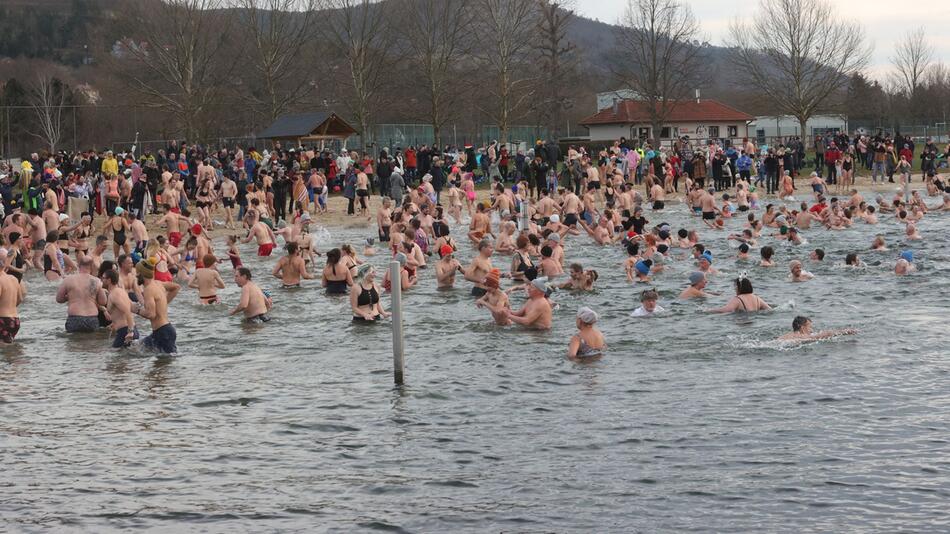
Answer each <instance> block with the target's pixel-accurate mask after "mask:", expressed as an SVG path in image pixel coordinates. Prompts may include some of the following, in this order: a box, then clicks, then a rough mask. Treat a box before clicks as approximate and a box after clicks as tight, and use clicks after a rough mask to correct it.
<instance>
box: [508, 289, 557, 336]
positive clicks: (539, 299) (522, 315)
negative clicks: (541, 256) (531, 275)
mask: <svg viewBox="0 0 950 534" xmlns="http://www.w3.org/2000/svg"><path fill="white" fill-rule="evenodd" d="M548 289H549V288H548V285H547V280H546V279H544V278H535V279H534V280H532V281H531V282H530V283H528V285H527V290H528V301H527V302H525V304H524V306H523V307H522V308H521V309H520V310H518V311H510V310H509V311H508V319H510V320H511V321H512V322H514V323H517V324H520V325H522V326H527V327H529V328H537V329H539V330H546V329H548V328H551V303H550V302H548V299H547V292H548Z"/></svg>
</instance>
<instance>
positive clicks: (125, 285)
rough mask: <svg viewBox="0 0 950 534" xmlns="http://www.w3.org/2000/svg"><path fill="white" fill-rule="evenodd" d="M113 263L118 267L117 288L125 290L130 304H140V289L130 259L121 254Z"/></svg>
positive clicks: (133, 264) (133, 265)
mask: <svg viewBox="0 0 950 534" xmlns="http://www.w3.org/2000/svg"><path fill="white" fill-rule="evenodd" d="M115 263H116V265H117V266H118V267H119V287H121V288H122V289H124V290H125V292H126V293H127V294H128V295H129V299H130V300H131V301H132V302H142V287H141V286H139V282H138V277H137V276H136V274H135V263H134V262H133V261H132V257H131V256H126V255H125V254H123V255H121V256H119V257H118V258H117V259H116V261H115ZM97 270H98V269H97Z"/></svg>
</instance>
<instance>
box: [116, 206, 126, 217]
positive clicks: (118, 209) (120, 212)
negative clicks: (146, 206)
mask: <svg viewBox="0 0 950 534" xmlns="http://www.w3.org/2000/svg"><path fill="white" fill-rule="evenodd" d="M123 213H125V210H124V209H122V208H120V207H118V206H116V208H115V214H116V215H122V214H123Z"/></svg>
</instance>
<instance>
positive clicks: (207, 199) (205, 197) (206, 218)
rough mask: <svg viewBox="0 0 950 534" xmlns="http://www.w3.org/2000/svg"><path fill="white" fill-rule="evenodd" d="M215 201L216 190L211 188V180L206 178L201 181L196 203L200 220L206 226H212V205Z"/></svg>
mask: <svg viewBox="0 0 950 534" xmlns="http://www.w3.org/2000/svg"><path fill="white" fill-rule="evenodd" d="M213 203H214V191H213V190H212V189H211V180H209V179H207V178H205V180H204V181H203V182H201V187H200V188H199V189H198V193H196V194H195V205H196V206H197V207H198V221H199V222H201V225H202V226H204V227H205V228H208V229H210V228H212V225H213V222H212V221H211V205H212V204H213Z"/></svg>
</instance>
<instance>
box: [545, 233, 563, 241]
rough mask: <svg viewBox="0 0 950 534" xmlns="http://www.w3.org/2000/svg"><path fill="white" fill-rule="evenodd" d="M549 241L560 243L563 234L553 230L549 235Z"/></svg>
mask: <svg viewBox="0 0 950 534" xmlns="http://www.w3.org/2000/svg"><path fill="white" fill-rule="evenodd" d="M548 241H554V242H555V243H560V242H561V234H559V233H557V232H552V233H551V234H550V235H549V236H548Z"/></svg>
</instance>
